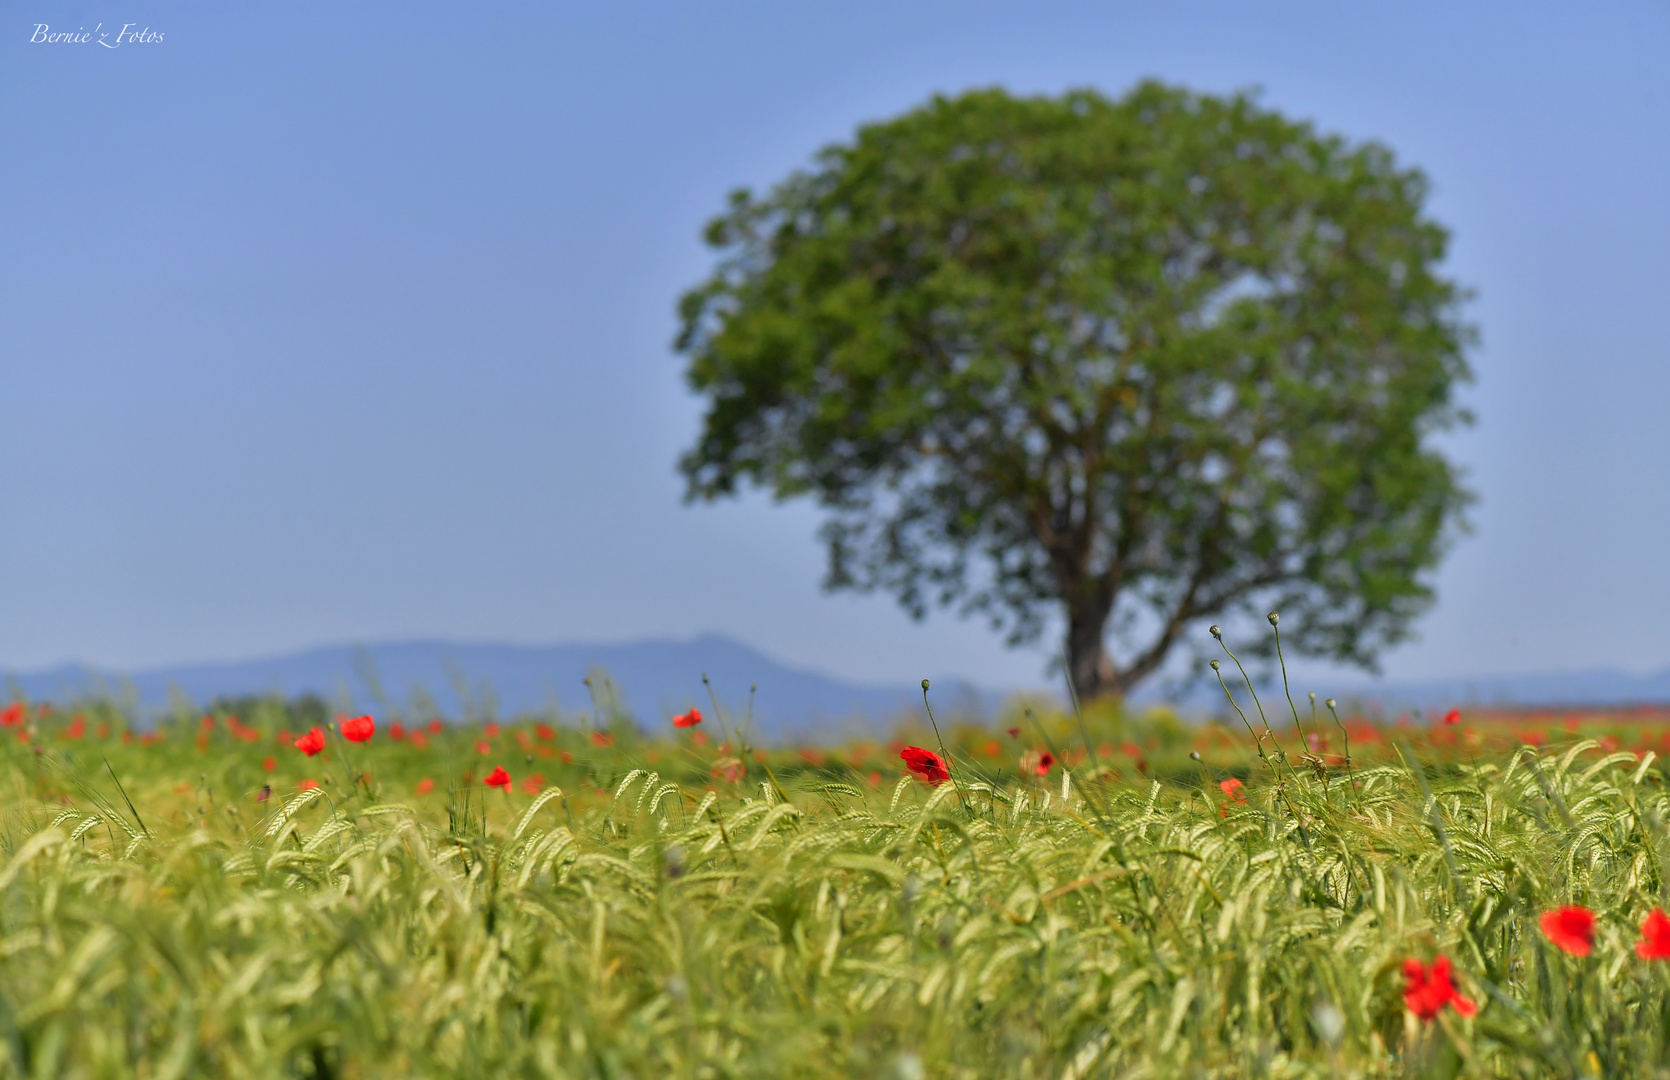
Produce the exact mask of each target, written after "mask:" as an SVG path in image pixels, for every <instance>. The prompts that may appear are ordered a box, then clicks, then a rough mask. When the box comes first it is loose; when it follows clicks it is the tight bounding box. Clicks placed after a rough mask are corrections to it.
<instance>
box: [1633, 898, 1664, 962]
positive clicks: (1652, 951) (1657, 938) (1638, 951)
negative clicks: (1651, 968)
mask: <svg viewBox="0 0 1670 1080" xmlns="http://www.w3.org/2000/svg"><path fill="white" fill-rule="evenodd" d="M1635 955H1636V956H1639V957H1640V958H1641V959H1643V960H1670V916H1667V915H1665V914H1664V909H1663V908H1653V910H1651V911H1649V912H1648V913H1647V917H1646V918H1645V919H1643V920H1641V940H1640V941H1637V942H1636V943H1635Z"/></svg>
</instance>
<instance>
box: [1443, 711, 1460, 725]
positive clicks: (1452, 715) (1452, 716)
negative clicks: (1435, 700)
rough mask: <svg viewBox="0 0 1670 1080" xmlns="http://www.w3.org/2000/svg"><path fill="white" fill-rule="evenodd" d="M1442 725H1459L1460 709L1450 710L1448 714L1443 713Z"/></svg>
mask: <svg viewBox="0 0 1670 1080" xmlns="http://www.w3.org/2000/svg"><path fill="white" fill-rule="evenodd" d="M1444 723H1446V724H1459V723H1461V710H1460V709H1451V710H1450V711H1449V712H1447V713H1445V714H1444Z"/></svg>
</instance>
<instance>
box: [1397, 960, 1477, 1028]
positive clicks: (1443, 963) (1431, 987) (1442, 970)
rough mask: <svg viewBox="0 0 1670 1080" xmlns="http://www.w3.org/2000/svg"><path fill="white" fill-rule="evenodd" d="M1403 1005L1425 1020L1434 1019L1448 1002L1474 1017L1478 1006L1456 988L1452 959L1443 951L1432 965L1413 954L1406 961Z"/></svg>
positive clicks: (1456, 1008)
mask: <svg viewBox="0 0 1670 1080" xmlns="http://www.w3.org/2000/svg"><path fill="white" fill-rule="evenodd" d="M1403 1004H1404V1005H1405V1006H1407V1007H1408V1009H1409V1011H1410V1012H1412V1013H1414V1014H1415V1015H1416V1016H1418V1017H1420V1018H1421V1019H1422V1020H1431V1019H1432V1018H1433V1017H1435V1016H1437V1015H1438V1014H1439V1013H1440V1012H1441V1011H1443V1008H1444V1006H1446V1005H1448V1006H1449V1007H1450V1008H1452V1009H1454V1010H1455V1011H1456V1012H1458V1013H1460V1014H1461V1015H1462V1016H1473V1015H1474V1014H1476V1013H1477V1012H1478V1011H1479V1007H1478V1006H1477V1005H1475V1004H1474V1003H1473V999H1472V998H1470V997H1467V996H1466V995H1465V994H1463V993H1461V992H1460V991H1459V990H1457V989H1456V986H1455V976H1454V975H1453V974H1452V973H1451V971H1450V958H1449V957H1447V956H1444V955H1442V954H1440V955H1439V957H1438V959H1436V960H1434V961H1433V962H1432V966H1431V967H1430V968H1429V967H1427V966H1426V965H1424V964H1422V963H1421V962H1420V961H1419V960H1416V959H1415V958H1414V957H1410V958H1409V959H1408V960H1405V961H1404V962H1403Z"/></svg>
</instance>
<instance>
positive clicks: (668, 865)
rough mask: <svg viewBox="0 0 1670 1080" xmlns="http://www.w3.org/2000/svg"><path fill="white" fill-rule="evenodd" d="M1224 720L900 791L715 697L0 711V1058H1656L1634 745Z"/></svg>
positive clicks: (1025, 736)
mask: <svg viewBox="0 0 1670 1080" xmlns="http://www.w3.org/2000/svg"><path fill="white" fill-rule="evenodd" d="M1264 704H1265V707H1266V709H1268V708H1269V707H1270V703H1269V702H1265V703H1264ZM1243 705H1244V706H1245V707H1246V708H1247V710H1248V715H1249V722H1248V723H1247V724H1246V725H1242V722H1241V721H1240V719H1239V718H1237V717H1236V716H1235V715H1234V714H1231V717H1230V719H1231V721H1232V722H1233V724H1234V726H1217V725H1213V726H1206V727H1197V726H1189V725H1185V724H1182V723H1180V722H1178V721H1176V720H1175V719H1172V718H1170V717H1168V716H1166V715H1164V714H1154V715H1147V716H1134V715H1125V714H1122V713H1119V712H1117V711H1113V710H1096V709H1093V710H1091V713H1090V715H1089V716H1087V717H1085V718H1084V719H1083V720H1082V721H1081V720H1078V719H1075V718H1073V717H1071V716H1046V717H1044V718H1042V719H1041V720H1035V719H1033V718H1031V717H1028V716H1023V715H1019V714H1017V715H1016V716H1015V717H1013V718H1011V719H1007V720H1002V721H999V722H997V723H996V724H995V725H994V726H991V727H984V728H983V727H976V726H967V725H951V726H947V727H945V729H944V735H945V742H944V747H945V748H946V749H947V750H948V751H949V756H950V758H951V782H942V783H937V784H934V783H929V782H927V781H926V780H924V779H923V778H921V777H918V776H913V775H912V774H911V773H909V772H908V771H906V770H905V768H904V766H903V764H902V762H901V760H900V757H899V753H900V750H901V749H902V748H903V745H904V744H905V743H907V742H908V743H911V744H914V745H917V746H921V747H924V748H927V749H929V750H932V751H936V752H937V750H938V749H939V748H940V746H941V744H940V742H939V737H938V735H937V734H936V733H935V730H934V729H933V728H927V727H924V728H922V729H918V730H913V731H906V732H903V733H901V738H900V740H899V741H897V742H895V743H894V744H892V745H888V746H883V745H864V744H850V745H845V746H840V747H816V748H810V747H808V748H774V749H771V750H769V751H762V750H757V749H756V748H753V747H750V746H748V745H747V744H746V742H745V741H739V729H738V727H736V726H732V724H731V722H730V721H731V719H732V718H731V717H730V716H729V715H728V714H722V717H723V720H724V722H723V723H721V716H720V715H714V714H712V713H710V714H709V715H708V716H707V717H705V718H704V719H703V721H702V722H701V723H699V724H693V725H689V726H685V727H673V726H670V725H668V726H664V727H663V728H661V730H658V731H656V732H653V733H646V732H643V731H640V730H638V729H637V728H635V727H633V726H632V725H630V724H628V723H626V722H625V721H624V720H623V719H620V718H614V719H610V718H608V717H606V716H605V717H604V718H603V721H604V722H602V723H599V722H598V720H597V718H595V717H593V718H583V717H570V718H566V722H561V723H558V722H554V721H555V719H556V718H530V719H528V720H526V721H525V722H520V723H514V724H512V723H505V724H503V725H498V724H483V723H471V724H465V725H459V726H450V727H439V726H437V728H436V729H435V730H431V729H430V727H429V726H428V724H427V723H423V724H419V723H416V722H414V720H413V719H412V718H409V717H408V718H406V719H405V720H404V721H403V722H402V721H395V720H392V719H390V718H389V717H378V718H377V719H376V722H375V734H373V735H372V736H371V737H370V738H369V739H368V740H366V741H360V742H350V741H346V740H345V739H344V738H343V734H344V733H345V732H346V733H352V734H362V733H363V732H361V731H358V730H356V729H354V728H351V727H350V726H349V725H348V724H346V723H345V722H343V718H338V721H337V722H330V721H327V720H326V719H325V718H324V717H322V716H310V715H307V714H306V713H305V711H304V710H298V709H297V708H295V707H292V706H285V705H283V704H281V703H276V702H251V703H245V704H244V705H241V706H239V708H238V711H237V712H236V713H234V712H232V711H230V710H228V709H217V710H215V711H213V712H212V713H210V714H209V715H207V716H205V715H203V714H201V713H184V712H182V713H181V714H180V715H178V716H176V717H175V718H174V719H173V720H171V721H169V722H168V723H165V724H164V725H163V726H162V727H161V728H159V729H157V730H156V731H155V732H147V733H144V734H136V733H134V732H131V731H128V730H127V728H126V726H125V722H124V720H123V717H122V714H121V713H120V712H119V711H118V710H117V709H115V708H113V707H110V706H105V705H87V706H85V707H81V708H72V707H61V708H59V709H57V710H52V711H48V710H46V709H44V708H43V707H41V706H39V705H38V704H35V703H31V704H28V705H27V706H25V705H23V704H21V703H20V704H17V705H14V706H13V707H12V708H11V709H9V710H8V711H7V712H6V713H5V714H4V716H3V717H0V719H4V721H5V725H4V727H3V728H0V755H4V757H5V759H6V762H7V766H6V778H7V779H6V783H5V784H4V785H3V795H0V799H3V801H4V804H5V816H4V828H3V830H0V849H3V852H0V1074H3V1075H7V1076H41V1077H48V1076H51V1077H57V1076H87V1077H118V1076H141V1077H186V1076H228V1077H245V1076H247V1077H281V1076H320V1077H323V1076H336V1077H373V1076H375V1077H385V1076H387V1077H394V1076H398V1077H407V1076H449V1077H450V1076H481V1077H489V1076H491V1077H506V1076H529V1077H533V1076H553V1077H582V1076H584V1077H594V1076H595V1077H637V1078H640V1080H645V1078H650V1077H778V1076H795V1077H824V1076H829V1077H835V1076H840V1077H895V1078H898V1080H912V1078H918V1077H985V1076H1002V1077H1038V1078H1044V1077H1049V1078H1051V1080H1056V1078H1066V1080H1072V1078H1080V1077H1102V1076H1108V1077H1112V1076H1120V1077H1133V1076H1155V1077H1162V1076H1201V1077H1211V1076H1329V1077H1338V1076H1426V1075H1456V1074H1462V1075H1489V1076H1589V1075H1605V1076H1640V1075H1653V1074H1654V1073H1655V1071H1656V1070H1661V1069H1663V1067H1664V1066H1665V1065H1667V1064H1670V995H1667V990H1670V965H1667V963H1666V962H1662V961H1659V960H1656V959H1647V958H1645V957H1644V956H1642V955H1638V950H1637V948H1636V946H1637V943H1638V942H1639V941H1640V940H1641V930H1640V927H1641V924H1642V921H1643V919H1644V918H1645V917H1646V916H1647V914H1648V912H1649V911H1651V910H1652V909H1654V908H1656V907H1657V906H1659V905H1660V904H1662V903H1664V902H1665V879H1664V875H1663V872H1662V867H1661V859H1662V858H1663V857H1664V856H1665V854H1666V852H1667V849H1666V823H1667V821H1670V800H1667V798H1666V792H1665V786H1664V773H1663V771H1662V770H1661V768H1660V762H1659V759H1658V757H1657V754H1658V752H1660V751H1662V750H1663V749H1664V743H1663V738H1664V732H1665V731H1670V728H1666V727H1664V726H1662V724H1661V718H1659V717H1656V716H1639V715H1637V716H1612V717H1607V716H1584V717H1566V716H1563V715H1559V716H1554V715H1549V716H1510V715H1486V714H1473V713H1463V714H1461V715H1460V716H1459V717H1454V718H1452V719H1454V720H1455V722H1454V723H1445V722H1444V721H1443V720H1441V719H1437V718H1433V719H1432V720H1431V722H1430V723H1428V722H1424V721H1417V720H1404V721H1401V722H1393V723H1391V724H1387V725H1375V724H1370V723H1369V722H1367V721H1365V720H1362V719H1360V718H1357V719H1353V718H1344V719H1343V720H1342V721H1339V722H1336V720H1335V718H1334V717H1333V716H1332V715H1331V714H1330V713H1329V712H1328V711H1327V710H1325V709H1319V710H1318V713H1319V715H1318V714H1316V713H1313V712H1312V711H1311V710H1312V705H1311V703H1310V702H1309V701H1308V700H1305V699H1301V701H1300V704H1299V707H1298V708H1297V709H1295V710H1293V711H1292V712H1289V711H1288V709H1287V703H1286V702H1285V701H1282V702H1281V703H1280V707H1281V708H1282V710H1283V717H1284V719H1285V722H1284V723H1281V724H1279V725H1277V726H1275V727H1274V728H1273V729H1268V730H1267V729H1266V727H1265V725H1264V723H1263V722H1262V721H1261V718H1260V714H1259V713H1258V711H1257V710H1256V709H1254V708H1253V707H1252V706H1251V703H1250V702H1243ZM1295 713H1296V714H1297V718H1298V719H1299V720H1300V722H1299V723H1297V724H1296V723H1295V719H1296V716H1295V715H1294V714H1295ZM1273 720H1274V716H1273V715H1272V721H1273ZM314 726H318V727H319V728H320V731H321V735H322V736H323V743H324V748H323V749H322V750H321V751H319V752H318V753H317V754H316V755H313V756H309V755H308V754H306V753H305V752H304V751H303V750H302V749H298V748H297V742H298V740H301V742H302V745H303V746H310V745H311V744H310V743H309V741H308V737H307V735H306V733H307V732H308V731H310V730H311V729H312V728H313V727H314ZM1255 734H1256V735H1257V736H1261V737H1258V738H1255ZM1348 740H1349V742H1348ZM496 769H502V770H503V772H502V773H496V772H495V771H494V770H496ZM930 774H931V770H930ZM501 777H504V778H506V779H508V784H507V785H504V786H493V787H489V786H488V785H487V784H486V783H485V781H487V780H489V779H493V780H497V779H500V778H501ZM934 778H935V777H933V776H932V775H930V776H929V779H930V780H931V779H934ZM1561 905H1582V906H1584V907H1586V908H1587V909H1590V910H1592V911H1593V912H1594V913H1595V916H1596V922H1595V925H1594V928H1593V933H1592V941H1593V944H1592V951H1590V952H1589V953H1588V955H1581V956H1580V955H1574V953H1573V951H1568V950H1575V951H1576V952H1581V951H1583V949H1582V948H1581V943H1580V942H1574V941H1573V940H1570V935H1569V934H1568V936H1567V938H1562V939H1558V940H1557V939H1556V938H1551V937H1550V936H1549V935H1548V933H1546V932H1545V931H1544V930H1543V929H1542V928H1541V926H1540V919H1541V916H1543V914H1544V913H1546V912H1549V911H1551V910H1553V909H1555V908H1557V907H1559V906H1561ZM1577 929H1578V930H1579V931H1581V929H1582V928H1581V927H1578V928H1577ZM1578 936H1579V937H1581V936H1582V935H1581V934H1580V933H1579V935H1578ZM1561 941H1563V942H1564V945H1565V946H1566V947H1565V948H1561V947H1560V943H1561ZM1645 952H1646V953H1647V954H1648V955H1653V954H1654V950H1653V949H1650V948H1649V949H1646V950H1645ZM1440 955H1443V956H1446V957H1448V958H1449V960H1450V961H1451V962H1452V964H1453V970H1454V972H1455V974H1454V984H1455V992H1456V993H1457V994H1459V995H1461V998H1460V999H1450V1000H1449V1001H1448V1003H1447V1004H1446V1001H1445V998H1446V995H1445V994H1440V995H1439V997H1437V998H1434V999H1430V1000H1429V1002H1428V1005H1427V1007H1425V1008H1424V1009H1423V1008H1422V1007H1421V999H1419V997H1418V995H1417V996H1406V993H1405V991H1406V989H1409V986H1408V984H1407V982H1406V980H1407V979H1408V976H1406V974H1405V972H1404V967H1405V965H1406V963H1407V961H1409V960H1410V959H1415V960H1417V961H1420V962H1422V964H1423V965H1426V964H1430V963H1431V962H1433V961H1434V960H1435V958H1437V957H1438V956H1440ZM1422 970H1423V971H1425V970H1430V969H1427V968H1424V967H1423V969H1422ZM1445 986H1447V984H1445ZM1432 1001H1435V1002H1436V1003H1437V1007H1436V1011H1435V1012H1434V1008H1433V1006H1432V1005H1431V1002H1432ZM1469 1002H1470V1003H1471V1004H1472V1005H1474V1006H1476V1008H1468V1007H1467V1004H1468V1003H1469ZM1422 1011H1426V1012H1433V1013H1434V1014H1433V1015H1431V1016H1430V1018H1423V1017H1422V1016H1420V1015H1417V1013H1419V1012H1422ZM1468 1013H1475V1015H1466V1014H1468Z"/></svg>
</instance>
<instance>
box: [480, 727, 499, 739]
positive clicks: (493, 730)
mask: <svg viewBox="0 0 1670 1080" xmlns="http://www.w3.org/2000/svg"><path fill="white" fill-rule="evenodd" d="M483 730H484V731H486V732H487V737H488V738H489V739H496V738H498V737H499V725H497V724H488V725H487V726H486V728H484V729H483Z"/></svg>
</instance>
